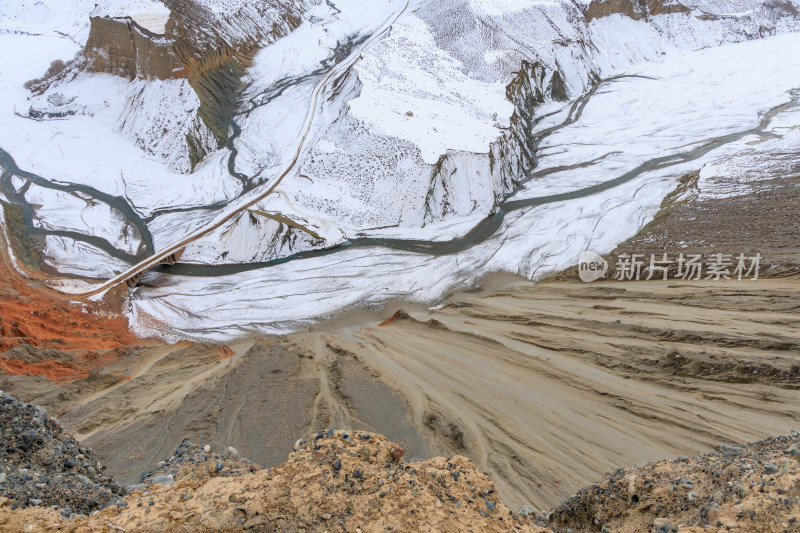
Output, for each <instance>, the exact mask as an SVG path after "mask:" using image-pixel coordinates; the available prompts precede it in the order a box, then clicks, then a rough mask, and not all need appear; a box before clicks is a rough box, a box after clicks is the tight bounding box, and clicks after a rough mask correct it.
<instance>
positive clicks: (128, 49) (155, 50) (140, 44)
mask: <svg viewBox="0 0 800 533" xmlns="http://www.w3.org/2000/svg"><path fill="white" fill-rule="evenodd" d="M90 20H91V27H90V30H89V39H88V40H87V41H86V47H85V49H84V55H85V57H86V66H87V68H88V69H89V70H93V71H95V72H107V73H109V74H115V75H117V76H122V77H125V78H129V79H136V78H141V79H159V80H167V79H171V78H178V77H184V76H185V71H184V70H183V69H182V65H181V62H180V61H179V59H178V56H177V55H176V54H175V52H174V50H173V44H174V43H173V40H172V39H169V38H167V37H165V36H163V35H161V36H159V35H156V34H154V33H152V32H150V31H148V30H146V29H145V28H142V27H141V26H139V25H138V24H137V23H136V22H134V21H133V20H132V19H130V18H107V17H92V18H91V19H90Z"/></svg>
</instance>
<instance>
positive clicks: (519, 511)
mask: <svg viewBox="0 0 800 533" xmlns="http://www.w3.org/2000/svg"><path fill="white" fill-rule="evenodd" d="M517 514H518V515H522V516H528V515H531V514H533V508H532V507H531V506H529V505H523V506H522V507H520V508H519V509H517Z"/></svg>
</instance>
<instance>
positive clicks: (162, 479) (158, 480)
mask: <svg viewBox="0 0 800 533" xmlns="http://www.w3.org/2000/svg"><path fill="white" fill-rule="evenodd" d="M174 482H175V479H174V478H173V477H172V474H163V475H160V476H156V477H154V478H153V479H151V480H150V484H151V485H166V486H170V485H172V484H173V483H174Z"/></svg>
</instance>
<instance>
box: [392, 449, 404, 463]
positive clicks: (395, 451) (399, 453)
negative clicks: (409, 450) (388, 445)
mask: <svg viewBox="0 0 800 533" xmlns="http://www.w3.org/2000/svg"><path fill="white" fill-rule="evenodd" d="M391 452H392V457H394V458H395V459H398V460H399V459H402V457H403V455H404V454H405V453H406V451H405V450H404V449H403V448H401V447H400V446H393V447H392V450H391Z"/></svg>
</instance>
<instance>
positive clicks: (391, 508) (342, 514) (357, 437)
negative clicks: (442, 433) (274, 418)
mask: <svg viewBox="0 0 800 533" xmlns="http://www.w3.org/2000/svg"><path fill="white" fill-rule="evenodd" d="M188 444H189V445H188V446H187V443H183V444H182V445H181V446H183V447H184V448H185V451H183V450H180V452H181V455H180V457H183V458H185V459H184V460H183V461H181V460H179V457H178V456H177V455H176V457H175V458H172V459H171V460H170V464H167V463H165V464H164V465H162V467H161V468H162V469H164V468H166V469H167V470H169V471H170V474H169V475H168V478H167V479H164V478H165V477H167V475H165V474H163V473H153V474H151V475H148V476H147V480H148V481H149V482H151V483H153V484H152V485H150V486H149V487H144V486H142V487H140V490H135V491H134V492H132V493H131V494H129V495H128V496H126V497H125V498H124V499H122V500H120V501H119V502H118V503H117V504H116V505H114V506H111V507H108V508H106V509H103V510H101V511H99V512H97V513H92V514H91V515H90V516H89V517H76V518H74V519H73V520H68V521H65V520H64V519H63V518H62V517H59V516H58V513H57V512H56V511H53V510H50V509H31V508H28V509H20V510H17V511H12V510H11V509H10V508H9V506H7V505H2V502H0V525H2V528H3V529H4V530H8V531H18V530H19V531H22V530H25V528H26V527H28V529H27V530H28V531H42V530H48V531H50V530H58V531H79V532H83V531H97V530H117V531H123V530H124V531H128V532H130V531H148V532H152V531H242V530H248V531H281V532H295V531H356V532H357V531H364V532H368V531H450V532H462V531H475V532H478V531H486V532H489V531H515V530H516V531H544V530H543V529H541V528H539V527H537V526H531V525H529V524H526V523H524V521H525V520H527V519H525V518H519V519H516V518H515V517H514V515H512V514H511V512H510V511H509V510H508V508H507V507H506V506H505V505H504V504H503V503H502V502H500V501H499V500H498V498H497V492H496V488H495V486H494V483H492V481H491V480H490V479H489V477H488V476H487V475H486V474H483V473H480V472H478V471H476V469H475V467H474V466H473V465H472V463H471V462H470V461H469V460H468V459H466V458H465V457H454V458H452V459H444V458H435V459H431V460H427V461H419V462H411V463H407V462H405V461H404V460H403V455H404V451H403V449H402V448H400V447H398V446H396V445H394V444H392V443H391V442H388V441H387V440H386V439H384V438H383V437H380V436H377V435H370V434H367V433H363V432H353V433H347V432H342V431H336V432H334V431H328V432H325V433H321V434H318V435H316V436H315V437H314V438H313V439H311V440H310V441H309V442H304V443H298V451H297V452H295V453H293V454H291V455H290V456H289V460H288V461H287V462H286V463H284V464H283V465H281V466H278V467H276V468H273V469H270V470H258V471H256V468H255V467H254V465H249V464H248V463H247V462H246V461H244V460H240V459H238V458H237V457H236V455H235V454H233V453H231V452H228V453H227V456H226V457H222V458H221V459H222V460H220V457H218V456H215V455H214V454H213V451H212V452H211V453H201V452H199V451H198V448H197V447H196V446H194V445H191V443H188ZM179 448H180V446H179ZM176 452H178V450H176ZM176 466H178V468H177V469H175V468H174V467H176ZM251 470H253V472H251ZM169 477H171V478H172V479H169ZM155 481H159V483H155ZM161 482H163V483H164V484H162V483H161ZM54 524H57V525H54Z"/></svg>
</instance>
